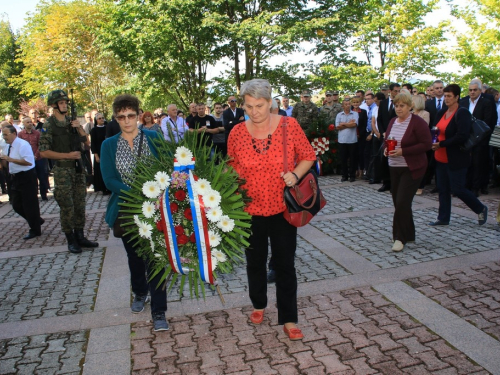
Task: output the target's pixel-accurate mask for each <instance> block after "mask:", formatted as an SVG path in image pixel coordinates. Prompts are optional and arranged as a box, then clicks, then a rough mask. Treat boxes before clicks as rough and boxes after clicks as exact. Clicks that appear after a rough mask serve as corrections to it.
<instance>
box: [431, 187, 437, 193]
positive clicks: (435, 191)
mask: <svg viewBox="0 0 500 375" xmlns="http://www.w3.org/2000/svg"><path fill="white" fill-rule="evenodd" d="M438 191H439V190H438V188H437V187H435V188H434V189H432V190H431V194H436V193H437V192H438Z"/></svg>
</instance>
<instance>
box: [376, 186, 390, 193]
mask: <svg viewBox="0 0 500 375" xmlns="http://www.w3.org/2000/svg"><path fill="white" fill-rule="evenodd" d="M388 190H391V187H390V186H387V185H382V187H381V188H380V189H378V190H377V191H378V192H379V193H383V192H384V191H388Z"/></svg>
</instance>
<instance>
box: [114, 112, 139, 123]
mask: <svg viewBox="0 0 500 375" xmlns="http://www.w3.org/2000/svg"><path fill="white" fill-rule="evenodd" d="M115 118H116V120H117V121H124V120H125V119H126V118H128V119H129V120H135V119H136V118H137V114H135V113H129V114H128V115H127V116H125V115H120V116H116V117H115Z"/></svg>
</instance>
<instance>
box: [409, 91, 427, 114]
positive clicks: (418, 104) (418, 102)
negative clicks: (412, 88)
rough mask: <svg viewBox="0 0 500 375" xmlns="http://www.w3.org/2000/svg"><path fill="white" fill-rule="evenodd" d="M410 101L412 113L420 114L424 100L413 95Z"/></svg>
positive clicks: (423, 107) (423, 106)
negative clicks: (411, 102)
mask: <svg viewBox="0 0 500 375" xmlns="http://www.w3.org/2000/svg"><path fill="white" fill-rule="evenodd" d="M411 100H412V101H413V111H414V112H420V111H422V110H424V109H425V101H424V98H422V97H421V96H420V95H413V96H412V97H411Z"/></svg>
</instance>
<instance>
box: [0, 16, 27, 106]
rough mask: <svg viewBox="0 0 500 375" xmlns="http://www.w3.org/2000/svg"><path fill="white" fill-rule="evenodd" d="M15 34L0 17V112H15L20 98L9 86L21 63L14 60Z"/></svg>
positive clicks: (16, 53)
mask: <svg viewBox="0 0 500 375" xmlns="http://www.w3.org/2000/svg"><path fill="white" fill-rule="evenodd" d="M16 39H17V36H16V35H15V34H14V33H13V32H12V29H11V27H10V23H9V21H5V20H3V19H0V113H3V114H6V113H15V112H17V107H18V105H19V102H20V100H21V98H22V97H21V94H20V92H19V90H16V89H15V88H14V87H12V86H11V82H10V80H11V77H13V76H15V75H17V74H19V72H20V71H21V68H22V64H21V63H19V62H17V61H16V57H17V55H18V53H19V49H18V48H17V46H16Z"/></svg>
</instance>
